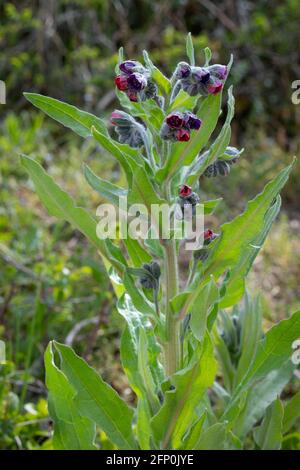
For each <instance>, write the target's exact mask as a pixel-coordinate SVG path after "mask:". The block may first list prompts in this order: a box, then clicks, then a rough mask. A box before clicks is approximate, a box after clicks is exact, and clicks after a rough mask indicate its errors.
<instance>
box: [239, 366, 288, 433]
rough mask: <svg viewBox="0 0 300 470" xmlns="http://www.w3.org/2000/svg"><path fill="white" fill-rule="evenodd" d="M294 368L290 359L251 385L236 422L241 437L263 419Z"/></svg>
mask: <svg viewBox="0 0 300 470" xmlns="http://www.w3.org/2000/svg"><path fill="white" fill-rule="evenodd" d="M293 369H294V366H293V364H292V362H291V361H288V362H287V363H284V364H283V366H281V368H280V369H278V370H274V371H273V372H271V373H270V374H268V375H267V376H266V377H265V378H264V379H263V380H261V381H259V382H258V383H257V384H254V386H252V387H251V389H250V390H249V392H248V394H247V398H246V401H245V404H244V407H243V408H242V410H241V412H240V414H239V416H238V418H237V419H236V421H235V424H234V433H235V434H236V435H237V436H238V437H239V438H240V439H245V437H246V435H247V434H248V432H250V431H251V429H252V427H253V426H254V424H255V423H256V422H258V421H259V420H261V418H262V417H263V415H264V413H265V411H266V409H267V407H268V406H269V405H270V404H271V403H272V402H273V401H274V400H276V398H277V397H278V396H280V394H281V392H282V390H283V388H284V387H285V386H286V384H287V383H288V382H289V380H290V379H291V377H292V375H293Z"/></svg>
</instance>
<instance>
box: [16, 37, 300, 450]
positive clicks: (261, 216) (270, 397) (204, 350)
mask: <svg viewBox="0 0 300 470" xmlns="http://www.w3.org/2000/svg"><path fill="white" fill-rule="evenodd" d="M187 56H188V59H189V62H190V65H191V66H192V69H189V72H188V80H192V81H193V80H196V81H197V80H198V79H199V73H200V82H201V83H202V85H201V87H200V89H199V90H198V89H197V93H194V92H191V89H190V88H187V91H188V92H189V93H191V94H192V96H189V95H188V94H187V93H186V92H185V91H183V89H180V87H183V88H185V86H184V83H185V80H187V78H186V76H185V75H184V76H183V75H181V74H182V66H181V65H179V66H178V67H179V68H177V69H176V73H175V74H174V75H173V78H172V79H171V81H170V80H168V79H167V78H166V77H165V76H164V75H163V74H162V73H161V72H160V71H159V69H158V68H156V67H155V66H154V65H153V63H152V62H151V60H150V58H149V56H148V54H147V53H146V52H144V60H145V65H144V66H141V65H140V64H138V63H133V65H131V64H132V63H129V62H124V59H123V51H122V49H121V50H120V54H119V67H117V69H116V70H117V73H120V71H121V75H119V77H122V83H121V81H120V80H121V78H118V79H117V80H116V84H117V86H118V88H119V90H122V91H118V92H117V94H118V97H119V99H120V102H121V104H122V105H123V107H124V108H125V109H126V111H129V112H130V113H131V115H132V116H135V117H137V118H139V119H142V120H143V121H144V123H145V125H146V128H147V131H146V130H145V128H144V127H143V130H142V131H141V132H142V134H141V135H142V136H143V139H142V141H141V142H139V146H140V145H141V146H142V147H141V148H139V149H136V144H134V145H133V146H131V147H130V146H129V145H128V144H127V143H124V142H122V143H118V142H117V141H116V140H113V139H112V138H111V137H110V135H109V134H108V133H107V130H106V127H105V124H104V122H103V121H102V120H101V119H99V118H98V117H95V116H93V115H91V114H87V113H86V112H84V111H80V110H78V109H76V108H74V107H73V106H70V105H68V104H66V103H62V102H59V101H57V100H54V99H53V98H48V97H45V96H42V95H36V94H26V97H27V98H28V99H29V101H31V102H32V103H33V104H35V105H36V106H37V107H38V108H40V109H41V110H42V111H44V112H46V114H48V115H50V116H51V117H52V118H54V119H56V120H57V121H59V122H60V123H62V124H64V125H65V126H67V127H69V128H71V129H72V130H73V131H75V132H76V133H78V134H79V135H80V136H82V137H85V138H86V137H90V136H92V137H94V139H95V140H96V141H97V142H98V143H99V144H100V146H101V147H102V148H104V149H106V150H108V151H109V152H110V153H111V154H112V155H113V156H114V157H115V158H116V159H117V161H118V162H119V163H120V165H121V166H122V168H123V170H124V173H125V175H126V178H127V187H126V188H123V189H122V188H120V187H119V186H117V185H113V184H111V183H109V182H108V181H106V180H104V179H103V178H100V177H98V176H96V174H95V173H93V172H92V171H91V169H90V168H89V167H85V176H86V178H87V181H88V182H89V184H90V185H91V186H92V187H93V189H95V190H96V191H97V192H98V193H100V194H101V195H102V196H105V197H106V198H108V200H110V201H111V202H113V203H115V202H116V196H117V195H118V194H120V191H123V192H124V191H126V192H127V194H128V198H129V201H130V202H143V203H144V204H146V206H147V207H149V206H150V204H152V203H155V202H157V201H158V202H159V201H162V200H166V201H168V202H169V203H171V202H172V201H174V199H176V198H177V197H178V196H177V194H178V186H180V184H183V183H184V184H186V183H189V184H190V185H192V186H193V188H194V190H196V191H199V189H196V183H197V181H198V178H199V177H200V176H201V175H205V174H207V169H208V168H209V167H210V165H217V167H216V168H217V170H216V171H215V173H219V174H223V173H224V168H227V169H226V173H227V174H228V173H229V170H230V165H227V166H226V165H225V163H224V162H226V161H230V159H232V154H231V151H230V152H229V147H228V145H229V143H230V135H231V131H230V123H231V120H232V118H233V112H234V98H233V95H232V90H231V88H229V89H228V102H227V117H226V119H225V120H224V123H223V127H222V128H221V130H220V132H219V134H218V135H217V137H216V138H215V139H214V141H212V142H211V141H210V137H211V135H212V132H213V130H214V128H215V127H216V125H217V122H218V118H219V114H220V108H221V105H222V100H221V97H222V87H223V83H224V81H225V80H226V78H227V71H229V70H230V67H231V62H230V63H229V65H228V68H227V71H225V70H226V68H225V67H223V66H219V67H223V69H224V73H223V69H222V71H221V69H218V71H217V72H214V70H215V69H213V68H211V69H210V67H209V63H210V59H211V53H210V50H209V49H208V48H206V49H205V66H206V67H207V68H206V69H203V68H202V69H200V68H199V69H194V68H193V66H194V64H195V57H194V49H193V44H192V40H191V36H188V38H187ZM120 64H121V65H120ZM122 64H128V65H124V70H123V65H122ZM125 67H130V70H129V71H128V70H127V69H126V68H125ZM131 67H134V68H133V70H132V69H131ZM187 67H190V66H187ZM119 69H120V71H119ZM204 71H208V73H209V71H210V72H211V73H210V78H208V79H207V78H206V76H205V81H204V79H203V77H204V75H205V74H204ZM122 73H123V75H122ZM205 73H206V72H205ZM214 73H217V74H220V75H216V76H215V75H214ZM132 74H133V75H134V77H133V75H132ZM194 74H195V76H194ZM143 76H144V77H146V78H143ZM128 77H129V78H128ZM131 77H132V78H134V80H131ZM194 77H195V78H194ZM174 78H176V79H175V80H174ZM127 80H128V83H127ZM207 80H209V81H207ZM220 80H221V82H220ZM123 82H124V84H123ZM217 82H218V83H220V86H219V84H218V88H217V89H216V83H217ZM150 85H151V90H152V87H155V88H154V92H153V93H152V91H151V97H152V98H154V100H153V101H152V100H148V99H147V98H148V96H147V90H148V87H149V86H150ZM179 85H180V86H179ZM175 89H176V90H177V94H176V92H175V91H174V90H175ZM128 90H129V91H130V92H129V91H128ZM143 90H144V91H143ZM172 90H173V91H172ZM123 91H125V93H124V92H123ZM199 91H200V92H201V93H200V95H199ZM133 92H134V96H133V95H132V93H133ZM142 93H145V95H144V94H142ZM126 95H127V96H126ZM145 98H146V99H145ZM191 112H194V113H195V112H196V114H197V117H196V116H195V115H192V114H189V113H191ZM119 116H120V112H115V113H114V114H113V118H114V119H116V118H118V119H119ZM166 116H167V117H166ZM171 116H172V119H171ZM174 116H176V120H174ZM185 116H187V117H188V119H190V118H189V116H194V117H193V119H195V120H196V119H199V123H200V124H201V127H200V130H199V126H200V124H199V125H198V124H197V129H198V130H197V132H190V131H191V129H192V128H193V127H194V124H193V125H192V124H190V121H188V120H187V118H186V117H185ZM128 119H129V118H128ZM130 119H132V118H130ZM130 122H131V123H132V122H134V121H130ZM136 122H137V124H136V125H137V126H140V124H139V121H136ZM116 124H117V125H120V122H119V121H117V122H116ZM166 124H167V125H168V126H169V128H170V132H169V131H168V132H167V134H166V133H165V131H163V132H161V129H163V126H164V125H166ZM138 128H139V129H140V127H138ZM174 128H175V131H176V132H175V133H174V132H173V130H172V129H174ZM176 129H185V132H187V133H188V134H189V135H188V138H184V140H188V142H181V140H182V139H181V136H182V134H180V135H179V133H178V131H177V130H176ZM171 131H172V132H171ZM127 132H128V133H129V134H130V133H131V132H132V124H130V127H129V128H128V129H127ZM118 134H119V138H120V133H118ZM129 137H130V136H129ZM165 139H167V142H168V140H170V141H171V142H170V143H168V144H167V145H166V142H165ZM174 139H175V143H173V144H172V140H174ZM176 140H177V143H176ZM128 141H129V143H130V144H131V145H132V140H131V139H129V140H128ZM141 150H143V152H142V151H141ZM234 155H236V159H238V158H239V156H240V152H238V151H235V153H234ZM22 162H23V165H24V167H25V168H26V169H27V171H28V172H29V174H30V176H31V178H32V179H33V182H34V184H35V188H36V191H37V193H38V195H39V197H40V198H41V200H42V201H43V203H44V204H45V206H46V208H47V209H48V210H49V212H50V214H51V215H54V216H56V217H58V218H60V219H62V220H66V221H68V222H70V223H72V224H73V225H74V226H75V227H76V228H77V229H79V230H80V231H81V232H83V233H84V235H86V236H87V238H89V239H90V240H91V241H92V242H93V243H94V244H95V245H96V247H97V249H98V250H99V252H100V254H101V256H102V258H103V261H104V264H105V266H106V269H107V271H108V274H109V275H110V278H111V281H112V284H113V285H114V288H115V293H116V295H117V297H118V303H117V308H118V311H119V313H120V314H121V316H123V318H124V319H125V320H126V327H125V330H124V332H123V336H122V341H121V360H122V365H123V368H124V370H125V372H126V374H127V377H128V380H129V383H130V386H131V387H132V389H133V391H134V392H135V394H136V396H137V401H136V406H135V408H131V407H129V406H128V405H127V404H126V403H125V401H123V400H122V399H121V398H120V396H119V395H118V394H117V393H116V392H115V391H114V390H113V389H112V388H111V387H110V386H109V385H107V384H106V383H105V382H104V381H103V380H102V378H101V377H100V376H99V375H98V374H97V373H96V371H94V370H93V369H91V368H90V367H89V366H88V365H87V364H86V363H85V362H84V361H83V360H82V359H80V358H79V357H78V356H77V355H76V354H75V353H74V352H73V350H72V349H71V348H70V347H67V346H64V345H62V344H60V343H57V342H50V344H49V346H48V348H47V351H46V354H45V363H46V382H47V386H48V389H49V409H50V414H51V416H52V418H53V420H54V438H53V443H54V447H56V448H93V447H94V446H95V429H96V428H95V426H98V427H99V428H100V429H102V430H103V431H104V432H105V434H106V435H107V437H108V439H109V440H110V441H111V443H112V444H113V445H115V446H117V448H119V449H136V448H139V447H140V448H142V449H149V448H161V449H164V448H172V449H216V448H225V449H230V448H238V449H239V448H247V446H248V445H249V446H250V447H252V446H253V445H254V446H257V447H258V448H260V449H279V448H281V446H282V442H289V440H291V436H289V435H287V436H286V437H285V438H284V437H283V436H284V435H286V434H287V433H288V431H289V429H290V428H291V427H292V426H293V424H294V420H295V419H296V416H297V413H298V411H299V409H298V408H299V400H298V396H297V395H295V397H294V398H293V399H292V400H291V402H288V403H287V404H286V405H285V407H284V406H283V403H282V402H281V401H280V400H279V398H277V397H278V396H279V395H280V393H281V392H282V390H283V389H284V387H285V385H286V384H287V383H288V382H289V380H290V379H291V377H292V375H293V370H294V369H295V366H294V365H293V364H292V362H291V361H290V355H291V344H292V342H293V340H294V339H296V338H298V336H299V333H300V314H299V312H296V313H295V314H294V315H292V316H291V317H290V318H289V319H288V320H285V321H282V322H280V323H279V324H277V325H276V326H274V327H273V328H271V329H269V330H268V331H267V333H266V335H265V337H263V338H262V327H261V318H262V317H261V310H260V306H259V301H258V300H254V301H252V300H251V299H250V298H249V297H246V302H245V305H244V308H243V309H238V308H236V309H235V311H234V313H236V315H234V316H229V315H228V313H226V312H225V311H223V309H224V308H228V307H230V306H233V305H235V304H236V303H237V302H238V301H239V300H240V299H241V297H242V296H243V293H244V289H245V276H246V275H247V273H248V271H249V269H250V267H251V265H252V263H253V261H254V259H255V257H256V255H257V253H258V251H259V248H260V246H261V245H262V243H263V242H264V240H265V238H266V235H267V233H268V231H269V230H270V228H271V225H272V222H273V220H274V218H275V217H276V216H277V214H278V211H279V208H280V202H281V201H280V196H279V192H280V190H281V189H282V187H283V186H284V184H285V182H286V181H287V178H288V176H289V173H290V171H291V169H292V165H289V166H288V167H286V168H285V169H283V170H282V171H281V172H280V173H278V175H277V176H276V177H275V178H274V179H273V180H272V181H270V182H269V183H268V184H267V186H266V187H265V189H264V190H263V191H262V192H261V193H260V194H259V195H258V196H257V197H256V198H255V199H253V200H252V201H250V202H249V204H248V205H247V207H246V209H245V211H244V212H243V213H242V214H241V215H240V216H238V217H236V218H235V219H233V220H232V221H231V222H229V223H226V224H224V225H223V226H222V229H221V233H220V236H218V237H212V234H213V232H209V237H210V239H211V243H209V244H206V245H205V247H204V248H203V249H202V250H201V253H200V254H199V255H200V256H198V257H195V256H194V260H193V261H191V268H190V269H192V271H191V274H190V275H189V276H188V281H187V283H186V284H185V283H182V282H180V278H179V275H178V256H179V244H178V243H176V241H175V240H174V239H172V238H171V240H160V241H159V242H155V243H153V242H150V240H148V241H146V242H145V244H141V243H139V242H138V241H136V240H133V239H130V238H129V239H127V240H124V244H125V248H126V250H125V251H124V249H123V248H124V247H122V246H121V245H120V243H118V242H116V243H112V242H111V241H109V240H100V239H98V238H97V236H96V232H95V228H96V221H95V219H94V218H93V217H92V216H91V215H90V213H89V212H88V211H86V210H84V209H82V208H80V207H78V206H76V205H75V203H74V201H73V199H72V198H71V197H70V196H69V195H68V194H67V193H65V192H64V191H63V190H62V189H61V188H60V187H59V186H58V185H57V184H56V183H55V182H54V180H53V179H52V178H51V177H50V176H49V175H47V173H46V172H45V171H44V170H43V168H42V167H41V166H40V165H39V164H38V163H37V162H35V161H34V160H32V159H30V158H28V157H26V156H23V157H22ZM181 188H182V189H181V190H180V193H179V197H180V198H191V196H192V194H195V196H196V193H195V192H194V193H192V188H190V187H189V186H185V187H184V188H185V189H183V187H181ZM200 190H201V183H200ZM200 194H201V193H200ZM188 202H189V203H190V204H192V205H193V204H197V203H198V197H194V198H193V199H189V201H188ZM204 206H205V207H206V211H207V212H208V213H210V212H212V211H213V209H214V208H215V206H216V201H204ZM203 255H205V256H203ZM154 259H157V260H161V259H163V260H164V262H163V264H162V266H161V267H160V269H159V265H158V263H157V261H155V262H154V261H153V260H154ZM151 260H152V261H151ZM149 263H150V264H149ZM160 270H161V276H160ZM224 274H226V275H225V277H224ZM133 276H134V277H133ZM136 276H138V277H140V279H141V282H142V286H143V287H144V289H143V290H140V289H137V286H136V284H135V282H137V281H135V280H134V279H135V277H136ZM146 279H148V281H147V282H146ZM151 279H152V280H153V281H151V282H150V280H151ZM154 279H156V284H155V283H154V284H153V282H154ZM158 281H159V284H160V285H161V286H162V289H161V291H162V292H161V293H159V292H158V285H159V284H158ZM155 286H156V291H157V295H158V306H156V307H155V305H154V304H153V303H152V297H149V295H147V291H148V290H149V288H152V290H153V288H154V287H155ZM214 350H216V352H217V356H218V362H217V361H216V359H215V355H214ZM56 353H58V355H57V354H56ZM218 364H219V366H218ZM257 397H261V399H258V398H257ZM120 416H122V419H120ZM261 420H262V421H261ZM257 423H260V424H259V425H258V426H257ZM255 425H256V427H254V428H253V426H255ZM248 439H249V444H248ZM293 442H294V441H293Z"/></svg>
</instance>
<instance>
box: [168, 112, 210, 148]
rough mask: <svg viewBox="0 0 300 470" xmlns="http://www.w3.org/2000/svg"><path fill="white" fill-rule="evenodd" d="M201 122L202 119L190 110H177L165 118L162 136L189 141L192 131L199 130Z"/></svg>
mask: <svg viewBox="0 0 300 470" xmlns="http://www.w3.org/2000/svg"><path fill="white" fill-rule="evenodd" d="M201 124H202V123H201V120H200V119H199V118H198V117H197V116H195V114H193V113H191V112H190V111H186V112H184V113H181V112H178V111H176V112H174V113H171V114H169V115H168V116H167V117H166V119H165V120H164V123H163V125H162V127H161V130H160V136H161V138H162V139H165V140H178V141H179V142H187V141H188V140H190V131H191V130H196V131H198V130H199V129H200V127H201Z"/></svg>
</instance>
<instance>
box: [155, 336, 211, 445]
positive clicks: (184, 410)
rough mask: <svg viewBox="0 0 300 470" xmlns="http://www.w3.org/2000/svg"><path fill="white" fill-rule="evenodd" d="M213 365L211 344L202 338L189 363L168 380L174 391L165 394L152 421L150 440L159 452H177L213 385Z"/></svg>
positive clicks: (209, 340)
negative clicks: (200, 346)
mask: <svg viewBox="0 0 300 470" xmlns="http://www.w3.org/2000/svg"><path fill="white" fill-rule="evenodd" d="M216 369H217V364H216V361H215V359H214V355H213V344H212V341H211V339H210V337H209V335H206V336H205V339H204V341H203V345H202V348H201V349H199V350H197V352H196V353H195V358H194V360H193V361H192V363H191V364H190V365H189V366H188V367H187V368H185V369H183V370H181V371H179V372H177V373H176V374H174V375H173V377H172V383H173V385H174V386H175V389H174V390H169V391H166V393H165V400H164V404H163V406H162V407H161V409H160V411H159V412H158V413H157V414H156V415H155V416H154V418H153V420H152V429H153V437H154V439H155V441H156V442H157V443H159V444H160V448H161V449H169V448H172V449H178V448H180V447H181V446H182V444H183V442H182V441H183V437H184V435H185V434H186V432H187V431H188V429H189V428H190V426H191V425H192V424H193V417H194V413H195V408H196V407H197V405H198V404H199V402H200V401H201V399H202V397H203V396H204V394H205V392H206V390H207V388H208V387H210V386H211V385H212V384H213V381H214V378H215V374H216Z"/></svg>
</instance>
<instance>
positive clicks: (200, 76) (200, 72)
mask: <svg viewBox="0 0 300 470" xmlns="http://www.w3.org/2000/svg"><path fill="white" fill-rule="evenodd" d="M193 75H194V77H195V79H196V80H197V81H198V82H200V83H203V84H204V85H205V84H206V83H207V82H208V80H209V79H210V73H209V71H208V70H207V69H204V68H201V67H197V68H196V70H195V71H194V72H193Z"/></svg>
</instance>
